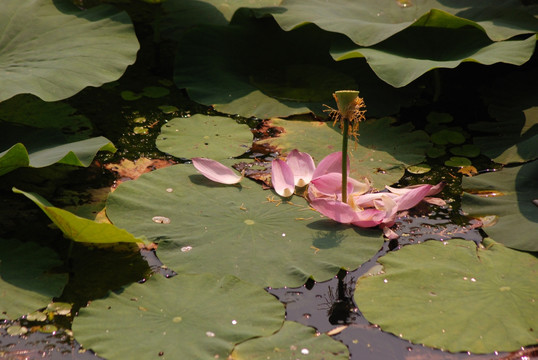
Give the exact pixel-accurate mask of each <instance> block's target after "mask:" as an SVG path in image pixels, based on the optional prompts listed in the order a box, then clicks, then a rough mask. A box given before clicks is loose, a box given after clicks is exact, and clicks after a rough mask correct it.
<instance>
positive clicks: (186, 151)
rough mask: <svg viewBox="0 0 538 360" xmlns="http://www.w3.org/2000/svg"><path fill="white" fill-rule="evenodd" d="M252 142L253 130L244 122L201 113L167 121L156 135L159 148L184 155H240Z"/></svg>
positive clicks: (226, 156) (213, 156)
mask: <svg viewBox="0 0 538 360" xmlns="http://www.w3.org/2000/svg"><path fill="white" fill-rule="evenodd" d="M251 145H252V132H251V131H250V129H249V128H248V126H247V125H245V124H238V123H237V121H235V120H234V119H231V118H228V117H223V116H207V115H202V114H195V115H193V116H191V117H188V118H174V119H172V120H170V121H169V122H167V123H166V124H164V125H163V127H162V128H161V134H160V135H159V137H158V138H157V147H158V148H159V150H161V151H163V152H166V153H168V154H172V155H174V156H177V157H184V158H192V157H196V156H199V157H207V158H211V159H218V160H220V159H226V158H229V157H234V156H239V155H241V154H243V153H244V152H245V151H247V150H248V149H250V146H251Z"/></svg>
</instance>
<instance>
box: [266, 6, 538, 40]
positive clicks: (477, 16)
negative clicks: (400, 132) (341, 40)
mask: <svg viewBox="0 0 538 360" xmlns="http://www.w3.org/2000/svg"><path fill="white" fill-rule="evenodd" d="M260 12H262V13H267V12H269V13H272V14H273V16H274V17H275V19H276V20H277V21H278V24H279V25H280V26H281V27H282V28H283V29H284V30H291V29H294V28H296V27H299V26H303V25H304V24H305V23H309V22H312V23H314V24H316V25H317V26H319V27H320V28H322V29H324V30H327V31H331V32H336V33H341V34H345V35H347V36H348V37H349V38H351V39H352V40H353V41H354V42H355V43H357V44H359V45H361V46H371V45H374V44H377V43H379V42H382V41H383V40H386V39H388V38H390V37H392V36H393V35H396V34H397V33H399V32H401V31H402V30H404V29H406V28H408V27H410V26H414V27H419V26H420V27H428V28H435V27H437V28H447V29H459V28H462V27H473V28H475V29H477V30H480V31H483V32H484V33H485V34H487V36H488V37H489V38H490V39H491V40H493V41H501V40H506V39H509V38H511V37H514V36H516V35H521V34H531V33H535V32H537V31H538V21H537V20H536V19H535V18H533V16H532V15H531V14H529V13H528V12H527V11H525V8H523V7H521V4H520V3H519V2H518V1H513V0H508V1H498V2H495V3H492V2H491V1H489V0H479V1H473V3H472V5H470V4H469V3H468V2H466V1H461V0H448V1H447V0H423V1H420V2H419V1H413V2H411V1H409V2H405V1H394V0H379V1H354V0H334V1H332V2H331V4H330V6H328V5H327V2H326V1H324V0H311V1H308V2H304V1H301V0H286V1H283V3H282V5H281V7H280V8H273V9H268V10H267V9H265V10H264V9H262V11H260Z"/></svg>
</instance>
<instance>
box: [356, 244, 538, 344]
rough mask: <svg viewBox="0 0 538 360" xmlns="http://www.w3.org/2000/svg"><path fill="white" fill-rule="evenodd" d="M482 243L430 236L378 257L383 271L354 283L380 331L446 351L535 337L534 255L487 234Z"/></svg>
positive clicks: (537, 266)
mask: <svg viewBox="0 0 538 360" xmlns="http://www.w3.org/2000/svg"><path fill="white" fill-rule="evenodd" d="M484 245H485V246H486V248H485V249H477V248H476V245H475V244H474V243H473V242H470V241H464V240H450V241H448V242H446V243H444V242H438V241H427V242H425V243H423V244H420V245H413V246H406V247H404V248H402V249H401V250H399V251H397V252H393V253H389V254H387V255H386V256H384V257H381V258H380V259H379V262H380V263H381V264H382V265H383V266H384V273H382V274H379V275H376V276H370V277H363V278H361V279H359V281H358V283H357V288H356V290H355V300H356V301H357V304H358V306H359V309H360V310H361V312H362V313H363V315H364V316H365V317H366V319H367V320H368V321H370V322H372V323H375V324H378V325H379V326H380V327H381V329H382V330H384V331H388V332H391V333H393V334H396V335H398V336H400V337H402V338H404V339H408V340H410V341H412V342H414V343H417V344H425V345H427V346H432V347H436V348H442V349H445V350H448V351H451V352H459V351H470V352H473V353H490V352H493V351H514V350H517V349H519V348H520V347H522V346H526V345H532V344H535V343H536V332H535V329H536V328H537V327H538V318H537V317H536V314H537V313H538V302H536V301H534V300H535V299H536V298H537V297H538V277H537V276H536V273H537V272H538V260H537V259H536V258H535V257H534V256H532V255H530V254H526V253H522V252H518V251H514V250H510V249H508V248H505V247H504V246H502V245H501V244H497V243H495V242H494V241H492V240H490V239H485V240H484ZM394 309H398V316H394Z"/></svg>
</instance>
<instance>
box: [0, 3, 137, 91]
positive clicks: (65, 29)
mask: <svg viewBox="0 0 538 360" xmlns="http://www.w3.org/2000/svg"><path fill="white" fill-rule="evenodd" d="M0 24H3V27H2V29H1V30H0V84H1V87H0V101H2V100H6V99H9V98H11V97H12V96H14V95H17V94H22V93H31V94H34V95H37V96H39V97H40V98H42V99H43V100H45V101H54V100H60V99H64V98H67V97H69V96H72V95H74V94H76V93H77V92H79V91H80V90H82V89H83V88H85V87H86V86H100V85H102V84H104V83H106V82H110V81H112V80H115V79H117V78H119V77H120V76H121V75H122V74H123V72H124V71H125V68H126V67H127V65H129V64H131V63H133V62H134V60H135V58H136V52H137V51H138V48H139V46H138V41H137V39H136V35H135V33H134V30H133V27H132V25H131V21H130V19H129V16H128V15H127V14H126V13H124V12H118V11H117V10H116V9H115V8H114V7H112V6H107V5H104V6H98V7H94V8H91V9H85V10H83V11H82V10H79V9H78V8H76V7H75V6H74V5H72V4H70V3H69V2H68V1H59V0H57V1H49V0H38V1H35V0H3V1H2V11H1V12H0ZM66 34H69V36H66Z"/></svg>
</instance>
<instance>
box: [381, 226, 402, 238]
mask: <svg viewBox="0 0 538 360" xmlns="http://www.w3.org/2000/svg"><path fill="white" fill-rule="evenodd" d="M382 230H383V235H385V237H386V238H387V239H389V240H394V239H397V238H399V237H400V235H398V234H397V233H396V232H395V231H394V230H392V229H391V228H389V227H388V226H384V227H382Z"/></svg>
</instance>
